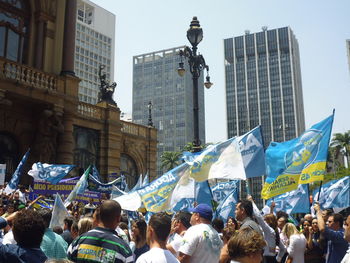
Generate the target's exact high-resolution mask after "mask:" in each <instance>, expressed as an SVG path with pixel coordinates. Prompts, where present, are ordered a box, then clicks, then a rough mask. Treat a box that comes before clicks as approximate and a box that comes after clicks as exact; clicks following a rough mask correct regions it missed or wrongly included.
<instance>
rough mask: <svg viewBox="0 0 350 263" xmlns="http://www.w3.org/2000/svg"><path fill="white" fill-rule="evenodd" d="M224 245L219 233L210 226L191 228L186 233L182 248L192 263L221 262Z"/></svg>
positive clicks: (181, 250)
mask: <svg viewBox="0 0 350 263" xmlns="http://www.w3.org/2000/svg"><path fill="white" fill-rule="evenodd" d="M222 247H223V243H222V241H221V239H220V237H219V234H218V232H216V230H215V229H214V228H213V227H212V226H211V225H209V224H198V225H194V226H191V227H190V228H189V229H188V230H187V231H186V233H185V235H184V237H183V241H182V244H181V247H180V249H179V251H180V252H182V253H183V254H186V255H189V256H191V260H190V261H191V262H196V263H213V262H219V257H220V251H221V248H222Z"/></svg>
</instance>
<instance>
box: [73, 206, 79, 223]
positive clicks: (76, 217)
mask: <svg viewBox="0 0 350 263" xmlns="http://www.w3.org/2000/svg"><path fill="white" fill-rule="evenodd" d="M73 217H74V220H75V221H79V219H80V212H79V209H78V210H75V211H74V212H73Z"/></svg>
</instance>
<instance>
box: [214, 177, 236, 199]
mask: <svg viewBox="0 0 350 263" xmlns="http://www.w3.org/2000/svg"><path fill="white" fill-rule="evenodd" d="M239 182H240V181H239V180H232V181H228V182H223V183H218V184H216V185H215V186H214V187H213V188H212V189H211V191H212V193H213V199H214V201H215V202H217V203H221V202H222V201H223V200H224V199H225V198H226V196H227V195H228V194H229V193H230V192H232V190H234V189H237V192H238V187H239Z"/></svg>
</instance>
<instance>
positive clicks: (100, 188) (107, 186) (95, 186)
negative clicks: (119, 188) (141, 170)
mask: <svg viewBox="0 0 350 263" xmlns="http://www.w3.org/2000/svg"><path fill="white" fill-rule="evenodd" d="M120 181H121V178H120V177H119V178H117V179H115V180H114V181H112V182H109V183H101V182H100V180H99V179H98V178H96V177H94V176H93V175H91V174H90V175H89V177H88V189H89V190H90V191H94V192H100V193H108V194H110V193H111V192H112V191H113V189H114V186H116V185H117V184H118V183H119V182H120Z"/></svg>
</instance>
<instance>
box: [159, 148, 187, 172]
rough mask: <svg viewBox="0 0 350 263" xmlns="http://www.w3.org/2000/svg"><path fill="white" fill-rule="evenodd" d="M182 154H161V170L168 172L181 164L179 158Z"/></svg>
mask: <svg viewBox="0 0 350 263" xmlns="http://www.w3.org/2000/svg"><path fill="white" fill-rule="evenodd" d="M181 155H182V153H180V152H163V154H162V155H161V157H160V160H161V168H162V169H165V170H166V171H169V170H171V169H173V168H174V167H176V166H178V165H179V164H181V160H180V157H181Z"/></svg>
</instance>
